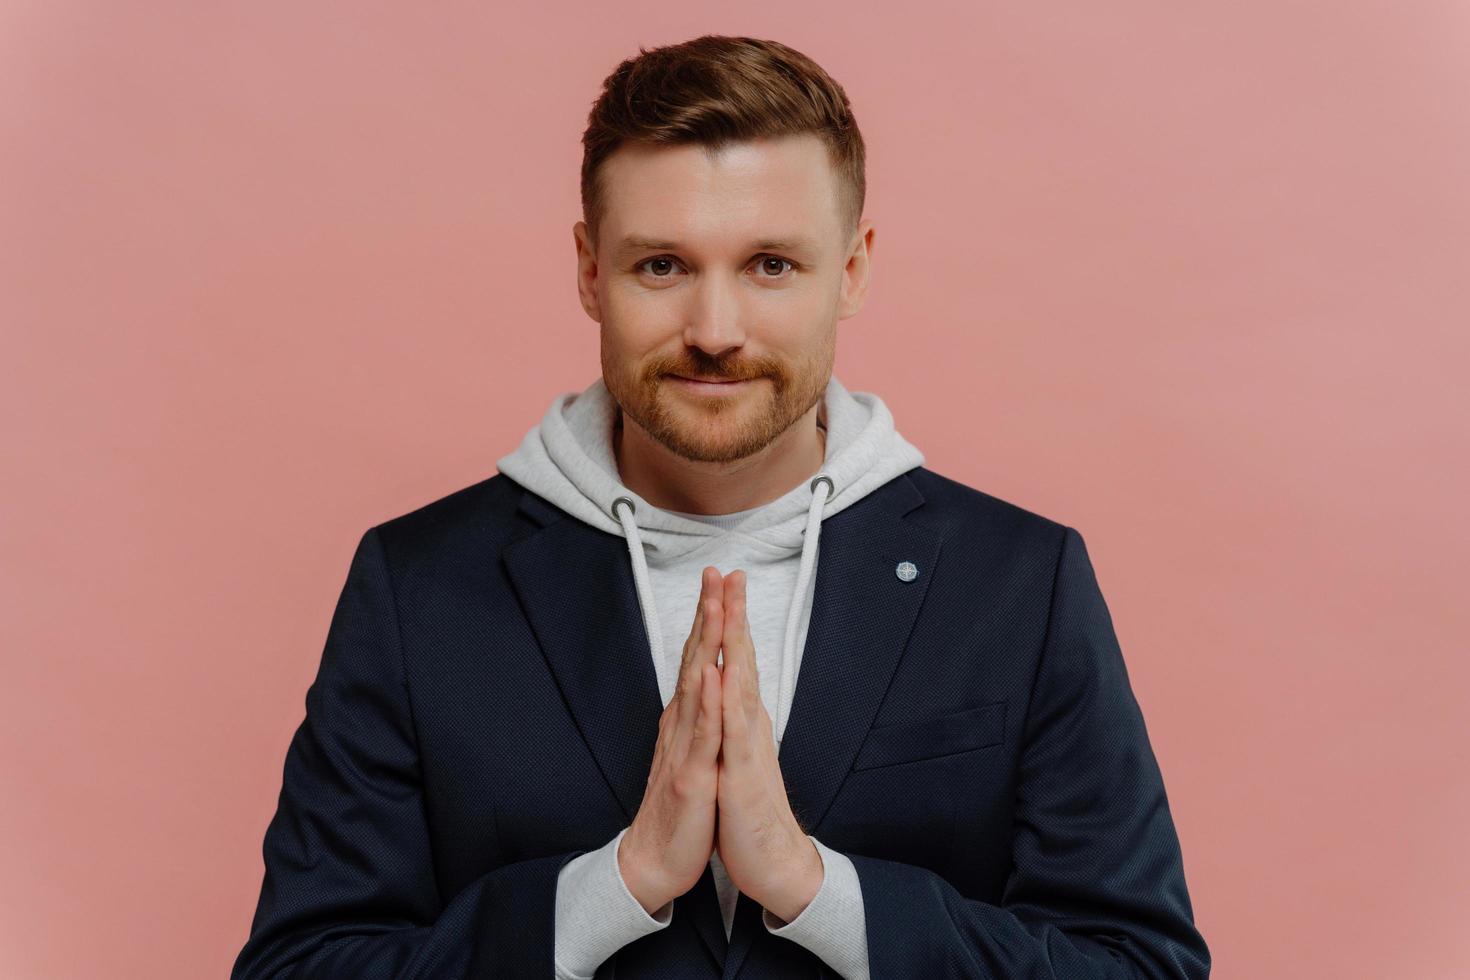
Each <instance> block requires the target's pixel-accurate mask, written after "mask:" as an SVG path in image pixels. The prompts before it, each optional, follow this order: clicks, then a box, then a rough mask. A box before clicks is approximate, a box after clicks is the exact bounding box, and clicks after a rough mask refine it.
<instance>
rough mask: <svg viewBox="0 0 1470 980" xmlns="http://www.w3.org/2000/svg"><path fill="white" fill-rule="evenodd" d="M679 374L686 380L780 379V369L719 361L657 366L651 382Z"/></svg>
mask: <svg viewBox="0 0 1470 980" xmlns="http://www.w3.org/2000/svg"><path fill="white" fill-rule="evenodd" d="M669 374H677V375H680V376H682V377H685V378H705V379H713V380H718V381H746V380H749V379H752V378H762V377H768V376H769V377H779V376H780V371H779V369H776V368H773V367H772V366H770V365H765V364H761V363H758V362H751V363H739V364H733V363H730V362H728V361H726V362H721V361H718V360H708V361H696V362H694V363H689V362H686V361H680V362H676V363H672V364H667V365H660V366H656V368H655V370H653V371H652V372H650V380H651V381H656V379H657V378H658V377H660V376H662V375H669Z"/></svg>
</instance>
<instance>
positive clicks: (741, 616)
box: [724, 569, 760, 710]
mask: <svg viewBox="0 0 1470 980" xmlns="http://www.w3.org/2000/svg"><path fill="white" fill-rule="evenodd" d="M745 585H746V576H745V572H744V571H742V570H740V569H736V570H735V571H733V572H731V573H730V574H729V575H727V576H725V589H724V600H725V608H726V613H727V615H726V623H727V625H726V629H725V646H726V647H727V648H729V647H731V646H733V647H734V648H735V656H736V657H737V659H739V660H740V665H741V667H742V668H744V669H742V670H741V671H740V676H741V678H742V680H741V682H740V687H739V688H738V690H739V692H740V694H741V696H742V697H744V698H745V707H746V709H747V710H754V708H755V707H756V705H757V703H758V702H759V701H760V673H759V671H758V670H757V668H756V663H755V641H754V640H752V639H751V636H750V617H749V615H748V614H747V609H748V606H747V603H746V590H745Z"/></svg>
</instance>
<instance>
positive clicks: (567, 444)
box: [498, 375, 924, 980]
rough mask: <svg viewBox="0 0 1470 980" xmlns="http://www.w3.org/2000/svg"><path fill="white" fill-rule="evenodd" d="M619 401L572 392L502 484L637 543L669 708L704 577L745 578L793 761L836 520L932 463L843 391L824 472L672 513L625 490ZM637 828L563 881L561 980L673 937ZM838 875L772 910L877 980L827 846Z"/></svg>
mask: <svg viewBox="0 0 1470 980" xmlns="http://www.w3.org/2000/svg"><path fill="white" fill-rule="evenodd" d="M620 411H621V410H620V409H619V407H618V405H617V402H616V401H615V400H614V399H613V397H612V395H611V393H610V392H609V391H608V390H607V387H606V385H605V384H604V383H603V381H602V379H601V378H598V379H597V380H596V381H594V382H593V383H592V384H591V385H589V386H588V387H587V388H586V389H585V390H584V391H582V392H580V393H568V394H563V395H559V396H557V398H556V399H555V400H554V401H553V402H552V404H551V406H550V408H549V409H548V410H547V412H546V415H545V416H544V417H543V418H542V420H541V422H540V423H539V424H538V425H536V426H534V427H533V428H532V429H531V430H530V431H529V432H528V433H527V434H526V436H525V438H524V439H523V440H522V441H521V444H520V446H519V447H518V448H517V449H516V450H515V451H514V452H512V453H510V454H509V455H507V456H505V457H503V458H502V459H500V460H499V461H498V465H499V468H500V472H501V473H503V474H505V475H506V476H508V477H510V478H511V479H512V480H514V481H516V482H517V483H519V484H521V485H522V486H524V487H526V488H527V489H528V490H530V491H532V492H533V493H536V494H537V495H539V496H541V497H543V498H545V499H546V500H548V501H550V502H551V503H553V504H555V505H556V506H557V507H559V508H561V509H562V510H563V511H565V512H566V513H568V514H570V515H571V516H573V517H575V518H577V519H578V520H581V521H583V522H585V523H587V524H590V525H592V526H593V527H597V528H600V529H601V530H604V531H607V532H609V533H612V534H618V535H620V536H622V537H624V538H625V539H626V541H627V545H628V557H629V561H630V562H631V564H632V569H633V578H634V582H635V584H636V586H637V592H638V601H639V604H640V606H641V608H642V612H643V622H644V625H645V628H646V632H647V634H648V641H649V653H650V656H651V657H652V659H653V665H654V673H655V675H656V677H657V678H658V685H659V692H660V695H661V697H662V700H663V703H664V705H665V706H667V705H668V703H669V701H670V700H671V699H672V697H673V693H674V686H675V683H676V681H677V673H678V669H679V663H680V660H681V658H682V652H683V644H684V640H685V639H686V638H687V637H688V635H689V630H690V627H691V625H692V623H693V619H694V609H695V604H696V602H697V600H698V596H699V583H700V570H701V569H702V568H704V567H705V566H706V565H714V566H715V567H717V568H719V570H720V572H721V573H722V574H728V573H729V572H730V571H733V570H734V569H736V568H741V569H744V570H745V572H746V583H747V610H748V614H749V620H750V626H751V632H752V637H753V639H754V641H755V647H756V668H757V674H758V675H759V682H760V683H759V687H760V692H761V700H762V702H763V703H764V704H765V707H766V710H767V712H768V713H769V714H770V716H771V723H772V729H773V735H774V738H775V741H776V746H777V749H778V751H779V748H780V744H781V738H782V735H783V733H784V731H785V725H786V718H787V716H788V714H789V712H790V708H791V700H792V695H793V694H794V692H795V689H796V677H797V673H798V671H799V669H800V664H801V653H802V651H803V650H804V648H805V645H806V630H807V625H808V622H809V620H810V617H811V604H812V597H813V594H814V592H815V583H816V562H817V555H818V540H819V537H820V534H821V521H822V520H823V519H824V518H826V517H830V516H831V515H833V514H836V513H839V512H840V511H842V510H843V509H844V508H846V507H848V506H851V505H852V504H854V503H856V502H857V501H859V500H861V499H862V498H863V497H864V496H865V495H866V494H868V493H869V492H871V491H872V490H874V489H876V488H878V487H880V486H882V485H883V484H885V483H887V482H888V481H890V480H892V479H893V478H894V477H896V476H898V475H900V474H902V473H905V472H907V471H908V470H911V469H913V468H914V467H916V466H921V465H923V462H924V456H923V454H922V453H921V452H920V451H919V450H918V449H917V448H915V447H914V446H913V445H912V444H910V443H909V442H908V441H907V440H905V439H904V438H903V436H901V435H900V434H899V433H898V431H897V430H896V429H895V428H894V424H893V416H892V414H891V413H890V412H889V411H888V408H887V406H885V405H884V404H883V401H882V399H880V398H879V397H878V396H877V395H875V394H871V393H867V392H849V391H848V390H847V388H846V387H844V386H843V385H842V383H841V382H839V381H838V380H837V378H836V376H835V375H834V376H832V377H830V378H829V379H828V382H827V388H826V390H825V392H824V394H823V399H822V404H821V406H820V408H819V409H818V417H817V421H818V425H820V426H823V427H824V428H825V429H826V433H827V437H826V452H825V459H824V461H823V464H822V468H821V469H820V470H819V471H818V472H817V473H815V474H813V476H812V478H811V479H809V480H803V481H802V482H801V483H800V484H799V485H797V486H795V487H793V488H792V489H791V490H790V491H789V492H787V493H786V494H784V495H783V496H781V497H780V498H778V499H776V500H774V501H771V502H770V503H767V504H764V505H762V506H760V507H755V508H752V509H750V510H746V511H740V512H738V513H735V514H721V515H695V514H683V513H678V512H674V511H668V510H662V509H659V508H657V507H654V506H653V505H651V504H649V503H648V502H647V501H646V500H644V499H643V498H642V497H640V496H639V495H638V494H636V493H634V492H633V491H632V490H630V489H628V488H627V487H626V486H624V485H623V483H622V480H621V479H620V478H619V475H618V469H617V463H616V459H615V457H614V455H613V450H612V435H613V428H614V425H615V424H616V423H617V421H618V416H619V412H620ZM626 832H627V828H624V829H623V830H622V831H620V832H619V833H618V835H617V836H616V837H614V838H613V839H612V840H610V841H608V842H607V844H605V845H604V846H602V847H600V848H599V849H597V850H595V851H590V852H588V853H586V854H582V855H579V856H578V857H577V858H575V859H573V860H572V861H570V862H568V863H567V865H566V866H565V867H564V868H563V869H562V872H561V875H560V877H559V878H558V884H557V900H556V901H557V904H556V927H555V949H556V968H557V976H558V977H560V978H573V980H587V978H590V977H591V976H592V975H593V973H594V972H595V970H596V969H597V967H598V966H599V965H600V964H601V963H602V962H603V961H604V960H606V959H607V958H608V957H609V956H611V955H612V954H613V953H614V952H616V951H617V950H618V949H620V948H621V947H622V946H624V945H626V944H627V943H629V942H632V941H633V940H635V939H637V938H639V937H641V936H644V935H647V934H648V933H651V932H655V931H657V930H659V929H662V928H665V927H667V926H668V924H669V922H670V921H672V914H673V909H672V904H673V903H672V902H670V903H668V904H667V905H665V906H664V907H663V908H661V909H659V910H658V911H657V912H656V913H655V914H654V915H649V913H648V912H647V911H646V910H645V909H644V908H643V906H642V905H641V904H639V903H638V901H637V900H636V899H635V898H633V896H632V893H631V892H630V891H628V888H627V885H626V883H625V882H624V881H623V878H622V874H621V871H620V869H619V866H618V861H617V848H618V844H619V843H620V842H621V840H622V837H623V834H625V833H626ZM811 839H812V842H813V844H814V845H815V846H816V848H817V851H818V853H819V854H820V855H821V857H822V862H823V866H824V877H823V882H822V887H821V889H820V890H819V891H818V893H817V895H816V897H815V898H814V899H813V900H812V902H811V903H810V904H809V905H808V906H807V908H806V909H805V910H804V911H803V912H802V914H801V915H799V916H797V917H796V918H795V919H793V920H792V921H791V922H790V923H783V922H782V921H781V920H780V919H779V918H777V917H775V916H774V915H772V914H771V913H769V912H763V913H762V915H763V921H764V923H765V926H766V928H767V929H768V930H770V931H771V932H772V933H773V934H775V935H779V936H782V937H783V938H786V939H789V940H791V941H793V942H797V943H800V944H801V945H803V946H806V947H807V948H808V949H810V950H811V951H812V952H813V953H815V954H816V955H817V956H818V957H820V958H821V959H822V960H823V961H825V962H826V963H827V964H828V965H829V966H830V967H832V968H833V969H834V970H836V971H837V972H838V973H839V974H840V975H841V976H843V977H846V978H847V980H866V978H867V976H868V973H867V941H866V939H867V937H866V930H865V927H864V923H863V906H862V894H861V889H860V887H859V885H858V879H857V873H856V870H855V869H854V868H853V867H852V862H851V861H850V860H848V859H847V857H846V856H845V855H843V854H841V853H840V852H837V851H834V850H832V849H830V848H828V847H826V846H825V845H824V844H822V842H821V841H818V840H817V839H816V838H815V837H812V838H811ZM710 865H711V871H712V873H713V876H714V880H715V886H716V891H717V893H718V895H719V900H720V908H721V912H722V915H723V917H724V920H725V933H726V935H727V936H728V935H729V934H730V931H731V927H732V924H733V921H734V914H735V904H736V900H737V899H738V897H739V896H738V893H737V891H736V889H735V887H734V885H733V884H732V883H731V881H730V878H729V876H728V874H726V873H725V869H724V867H723V864H722V863H721V862H720V860H719V854H718V853H715V854H713V855H711V858H710Z"/></svg>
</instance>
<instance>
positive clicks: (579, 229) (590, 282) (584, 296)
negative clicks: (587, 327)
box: [572, 221, 602, 323]
mask: <svg viewBox="0 0 1470 980" xmlns="http://www.w3.org/2000/svg"><path fill="white" fill-rule="evenodd" d="M572 241H573V244H575V245H576V248H577V297H578V298H579V299H580V300H581V301H582V309H584V310H586V311H587V315H588V316H590V317H591V318H592V319H594V320H596V321H597V322H598V323H601V322H602V304H601V303H599V302H598V300H597V247H596V243H595V242H593V241H591V240H589V239H588V237H587V222H585V221H578V222H577V223H576V224H574V225H572Z"/></svg>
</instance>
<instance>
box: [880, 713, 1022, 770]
mask: <svg viewBox="0 0 1470 980" xmlns="http://www.w3.org/2000/svg"><path fill="white" fill-rule="evenodd" d="M1005 716H1006V702H1004V701H991V702H990V703H988V704H982V705H978V706H976V707H974V708H965V709H963V710H960V711H952V712H950V713H949V714H945V715H939V716H937V717H934V718H924V719H921V720H919V721H904V722H898V723H896V724H893V725H879V726H878V727H876V728H872V729H869V730H868V738H867V740H866V741H865V742H863V747H862V748H861V749H859V750H858V755H857V760H856V761H855V762H854V763H853V765H852V768H853V769H854V770H858V769H876V768H877V767H879V766H895V765H898V764H899V763H901V762H921V761H923V760H926V759H938V758H941V757H944V756H949V755H955V754H957V753H960V752H970V751H973V750H974V749H983V748H985V747H986V746H988V745H999V744H1000V743H1001V742H1002V741H1003V740H1004V738H1005Z"/></svg>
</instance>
